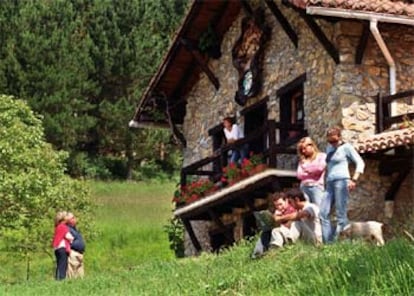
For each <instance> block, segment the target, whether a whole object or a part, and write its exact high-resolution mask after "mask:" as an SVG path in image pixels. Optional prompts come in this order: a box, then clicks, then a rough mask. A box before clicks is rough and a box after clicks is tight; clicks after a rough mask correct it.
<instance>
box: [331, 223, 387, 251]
mask: <svg viewBox="0 0 414 296" xmlns="http://www.w3.org/2000/svg"><path fill="white" fill-rule="evenodd" d="M383 225H384V224H383V223H381V222H377V221H367V222H350V223H349V224H348V225H346V226H345V227H344V229H343V230H342V231H341V233H340V234H339V238H340V239H344V238H350V239H353V238H357V237H360V238H364V239H366V240H369V241H376V244H377V246H383V245H384V238H383V236H382V226H383Z"/></svg>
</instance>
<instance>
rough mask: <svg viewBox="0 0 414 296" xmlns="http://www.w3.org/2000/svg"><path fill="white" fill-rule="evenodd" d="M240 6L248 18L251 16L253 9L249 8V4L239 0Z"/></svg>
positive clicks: (244, 0) (245, 0)
mask: <svg viewBox="0 0 414 296" xmlns="http://www.w3.org/2000/svg"><path fill="white" fill-rule="evenodd" d="M226 2H227V1H226ZM241 5H242V7H243V10H244V11H245V13H246V14H247V15H249V16H252V15H253V9H252V7H251V6H250V4H249V2H248V1H247V0H241Z"/></svg>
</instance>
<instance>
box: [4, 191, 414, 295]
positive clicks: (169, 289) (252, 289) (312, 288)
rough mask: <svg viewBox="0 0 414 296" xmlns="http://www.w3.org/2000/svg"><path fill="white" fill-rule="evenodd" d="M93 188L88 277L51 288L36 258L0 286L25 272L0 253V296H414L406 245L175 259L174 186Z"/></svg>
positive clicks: (413, 270) (413, 249)
mask: <svg viewBox="0 0 414 296" xmlns="http://www.w3.org/2000/svg"><path fill="white" fill-rule="evenodd" d="M92 188H93V192H94V198H95V201H96V203H97V208H96V227H97V230H98V232H99V235H98V236H97V238H96V240H95V241H93V242H90V241H89V242H87V253H86V272H87V275H86V277H85V278H84V279H79V280H67V281H63V282H56V281H54V280H53V276H52V274H53V273H52V270H53V260H51V259H50V258H46V259H44V260H43V261H42V260H40V259H41V258H44V257H46V256H43V255H42V256H41V255H39V258H38V261H35V262H34V263H36V265H35V266H40V267H36V268H35V266H34V267H33V272H32V273H33V274H35V275H33V276H32V278H31V279H30V280H29V281H25V280H24V279H22V278H20V280H19V281H15V282H14V283H13V284H12V283H11V282H12V281H10V280H9V281H7V280H5V279H10V278H13V276H14V277H15V278H16V277H17V276H18V275H19V272H20V273H22V272H23V271H24V269H22V267H19V268H20V269H19V268H18V267H17V265H18V264H17V262H18V260H15V259H14V258H11V257H7V256H5V255H4V254H1V255H0V259H1V261H0V276H1V279H2V281H3V283H4V284H3V285H0V295H19V296H20V295H61V296H64V295H71V296H73V295H335V296H336V295H381V296H382V295H390V296H391V295H404V296H406V295H414V244H413V242H411V241H408V240H405V239H396V240H393V241H390V242H387V243H386V245H385V246H384V247H375V246H372V245H368V244H365V243H362V242H352V243H351V242H344V243H337V244H333V245H329V246H323V247H321V248H315V247H313V246H309V245H304V244H297V245H294V246H288V247H287V248H284V249H282V250H272V251H271V252H269V253H268V254H267V255H266V256H265V257H264V258H262V259H259V260H251V259H250V256H249V255H250V253H251V251H252V248H253V244H254V241H243V242H241V243H239V244H238V245H237V246H235V247H232V248H230V249H227V250H224V251H223V252H222V253H221V254H219V255H217V254H202V255H201V256H199V257H197V258H184V259H175V258H174V257H173V252H172V251H171V250H169V248H168V241H167V236H166V234H165V233H164V232H163V225H165V224H166V223H167V222H166V221H167V220H168V218H169V217H170V215H171V204H170V200H171V193H172V192H173V190H174V184H172V183H169V184H157V183H153V184H137V183H92ZM80 227H81V225H80ZM10 262H14V263H15V264H14V265H13V264H11V263H10ZM6 267H9V269H7V268H6ZM42 268H43V269H42ZM39 274H41V275H42V276H40V275H39ZM12 275H13V276H12Z"/></svg>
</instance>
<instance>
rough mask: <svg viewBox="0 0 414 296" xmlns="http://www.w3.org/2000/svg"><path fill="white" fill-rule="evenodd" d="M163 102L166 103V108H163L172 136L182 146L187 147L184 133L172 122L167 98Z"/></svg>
mask: <svg viewBox="0 0 414 296" xmlns="http://www.w3.org/2000/svg"><path fill="white" fill-rule="evenodd" d="M165 102H166V104H167V108H165V113H166V115H167V119H168V124H169V126H170V129H171V132H172V134H173V136H174V138H175V139H176V140H177V142H179V143H180V144H181V146H182V148H186V147H187V140H186V139H185V137H184V134H183V133H182V132H181V131H180V130H179V129H178V128H177V126H176V125H175V123H174V122H173V120H172V118H171V113H170V108H169V104H168V100H167V99H165Z"/></svg>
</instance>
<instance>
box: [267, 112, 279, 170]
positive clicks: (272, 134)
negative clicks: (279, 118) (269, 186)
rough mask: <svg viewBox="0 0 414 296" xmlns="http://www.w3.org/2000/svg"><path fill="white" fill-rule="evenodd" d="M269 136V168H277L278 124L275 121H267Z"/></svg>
mask: <svg viewBox="0 0 414 296" xmlns="http://www.w3.org/2000/svg"><path fill="white" fill-rule="evenodd" d="M267 134H268V137H269V167H271V168H276V167H277V155H276V123H275V121H274V120H268V121H267Z"/></svg>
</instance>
